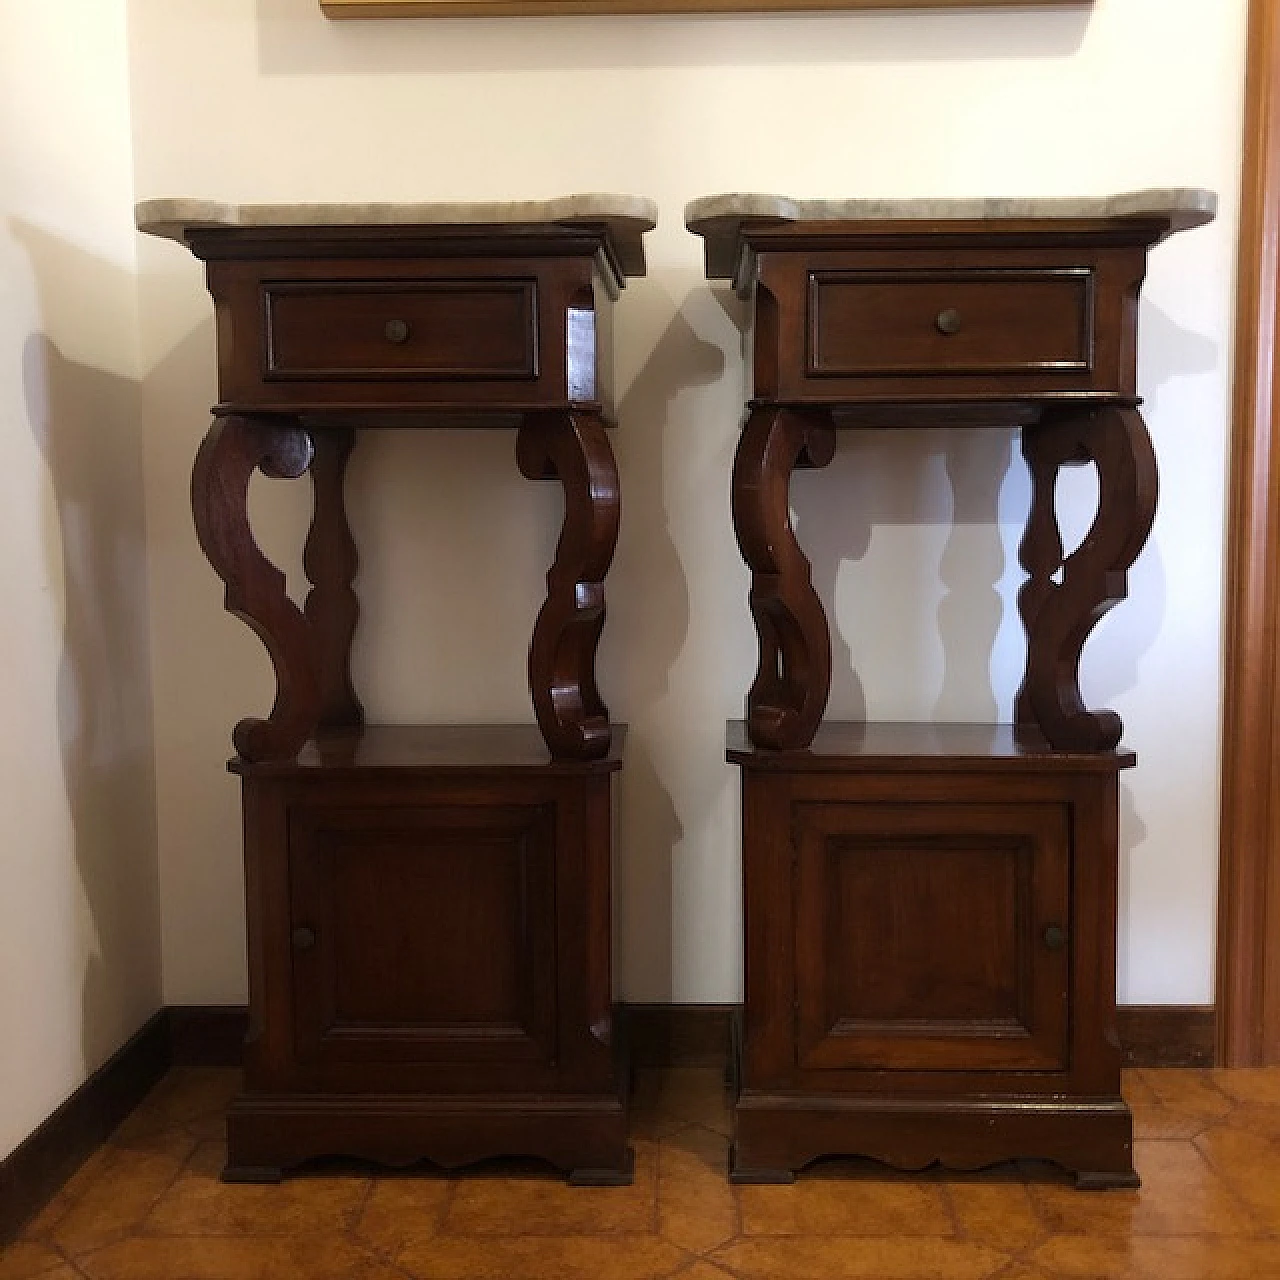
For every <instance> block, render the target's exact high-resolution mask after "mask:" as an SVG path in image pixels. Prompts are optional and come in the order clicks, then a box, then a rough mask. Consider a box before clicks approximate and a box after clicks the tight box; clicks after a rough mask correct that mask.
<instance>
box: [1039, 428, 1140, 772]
mask: <svg viewBox="0 0 1280 1280" xmlns="http://www.w3.org/2000/svg"><path fill="white" fill-rule="evenodd" d="M1022 451H1023V454H1024V455H1025V457H1026V459H1027V463H1028V465H1029V467H1030V469H1031V512H1030V515H1029V517H1028V520H1027V530H1026V534H1025V536H1024V537H1023V539H1022V544H1021V547H1020V548H1019V558H1020V560H1021V562H1022V567H1023V568H1024V569H1026V571H1027V573H1028V575H1029V577H1028V580H1027V582H1026V583H1025V584H1024V586H1023V587H1022V590H1021V591H1020V592H1019V594H1018V608H1019V611H1020V612H1021V614H1022V621H1023V625H1024V627H1025V628H1026V633H1027V669H1026V675H1025V676H1024V678H1023V681H1022V687H1021V688H1020V689H1019V690H1018V696H1017V700H1016V702H1015V705H1014V716H1015V719H1016V720H1017V721H1018V723H1019V724H1034V725H1037V726H1038V727H1039V728H1040V730H1041V732H1042V733H1043V734H1044V736H1045V737H1046V738H1047V739H1048V741H1049V744H1050V745H1051V746H1053V747H1055V748H1057V749H1058V750H1061V751H1109V750H1110V749H1111V748H1113V747H1114V746H1116V744H1117V743H1118V742H1119V741H1120V735H1121V732H1122V731H1123V725H1122V724H1121V721H1120V717H1119V716H1118V715H1117V714H1116V713H1115V712H1114V711H1089V710H1087V709H1086V708H1085V705H1084V700H1083V698H1082V697H1081V694H1080V654H1081V651H1082V650H1083V648H1084V644H1085V641H1086V640H1087V639H1088V638H1089V634H1090V632H1091V631H1092V630H1093V628H1094V626H1095V625H1096V624H1097V622H1098V620H1099V619H1100V618H1101V617H1102V615H1103V614H1104V613H1106V612H1107V610H1109V609H1110V608H1111V607H1112V606H1113V605H1115V604H1117V603H1118V602H1119V601H1121V600H1123V599H1124V598H1125V596H1126V595H1127V594H1128V582H1127V573H1128V570H1129V567H1130V566H1131V565H1132V564H1133V562H1134V561H1135V560H1136V559H1137V558H1138V553H1139V552H1140V551H1141V550H1142V548H1143V545H1144V544H1145V543H1146V540H1147V536H1148V534H1150V532H1151V525H1152V522H1153V521H1154V520H1155V513H1156V494H1157V490H1158V481H1157V475H1156V461H1155V454H1154V452H1153V451H1152V448H1151V438H1150V436H1149V435H1148V434H1147V428H1146V425H1145V424H1144V422H1143V420H1142V415H1141V414H1140V413H1139V412H1138V411H1137V409H1126V408H1116V407H1107V408H1102V409H1097V410H1094V411H1087V410H1085V411H1081V410H1073V411H1063V412H1061V413H1055V414H1053V415H1051V416H1047V417H1046V419H1045V420H1044V421H1043V422H1042V423H1041V424H1040V425H1039V426H1034V427H1026V428H1024V430H1023V434H1022ZM1089 461H1092V462H1094V463H1095V464H1096V465H1097V468H1098V513H1097V515H1096V516H1095V517H1094V521H1093V525H1092V527H1091V528H1090V529H1089V532H1088V534H1087V535H1086V536H1085V539H1084V541H1083V542H1082V543H1081V544H1080V546H1079V547H1078V548H1077V549H1076V550H1075V551H1073V552H1072V553H1071V555H1069V556H1067V557H1066V558H1065V559H1064V557H1063V548H1062V535H1061V533H1060V531H1059V529H1058V520H1057V513H1056V511H1055V507H1054V489H1055V484H1056V481H1057V477H1058V472H1059V470H1060V469H1061V468H1062V467H1064V466H1072V465H1077V464H1081V463H1086V462H1089Z"/></svg>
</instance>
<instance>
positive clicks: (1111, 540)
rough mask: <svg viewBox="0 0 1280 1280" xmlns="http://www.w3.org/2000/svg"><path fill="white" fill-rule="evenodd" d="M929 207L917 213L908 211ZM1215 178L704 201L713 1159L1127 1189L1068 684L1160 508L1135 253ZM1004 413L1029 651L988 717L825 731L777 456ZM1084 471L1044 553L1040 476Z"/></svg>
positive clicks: (1102, 780) (810, 462)
mask: <svg viewBox="0 0 1280 1280" xmlns="http://www.w3.org/2000/svg"><path fill="white" fill-rule="evenodd" d="M925 205H927V206H928V208H927V209H926V208H924V206H925ZM1213 207H1214V200H1213V197H1212V196H1211V195H1209V193H1206V192H1191V191H1175V192H1151V193H1138V194H1137V195H1134V196H1126V197H1118V198H1116V199H1114V200H1108V201H1092V202H1090V201H1079V202H1066V205H1065V206H1064V204H1063V203H1062V202H1054V201H1049V202H1043V203H1037V202H1034V201H1032V202H1018V203H1017V207H1013V206H1011V205H1009V203H1008V202H993V203H992V204H991V205H984V204H983V203H982V202H958V203H953V204H950V205H949V204H947V202H914V203H913V202H903V203H902V204H901V205H893V204H892V203H890V204H888V205H885V204H883V203H876V202H858V201H850V202H823V201H815V202H808V203H806V202H803V201H791V200H785V199H782V198H780V197H767V196H725V197H709V198H707V199H706V200H701V201H695V202H694V204H693V205H691V206H690V207H689V209H688V210H687V211H686V221H687V222H688V225H689V226H690V228H691V229H692V230H694V231H695V232H697V233H698V234H700V235H702V236H704V238H705V240H706V259H707V267H708V273H709V274H710V275H711V276H713V277H726V278H732V280H733V282H734V285H735V288H736V289H737V291H738V293H739V294H740V296H742V297H743V298H744V299H746V300H747V301H748V303H749V305H750V308H751V310H750V318H749V350H750V359H751V376H752V385H751V390H750V398H749V400H748V403H747V413H746V418H745V421H744V424H743V430H742V435H741V439H740V441H739V445H738V451H737V457H736V460H735V464H734V477H733V515H734V527H735V531H736V533H737V537H738V545H739V547H740V549H741V551H742V554H743V557H744V559H745V560H746V562H747V565H748V567H749V568H750V569H751V575H752V576H751V592H750V607H751V613H752V617H753V619H754V621H755V625H756V631H757V634H758V638H759V666H758V669H757V673H756V677H755V680H754V682H753V684H752V686H751V689H750V691H749V692H748V695H747V700H746V702H747V706H746V711H747V718H746V721H745V722H744V723H741V724H733V725H731V726H730V734H729V751H728V755H729V759H730V760H731V761H733V762H734V763H736V764H737V765H738V766H739V767H740V769H741V775H742V803H743V876H744V914H745V971H746V972H745V977H746V981H745V991H746V997H745V1003H744V1006H743V1010H742V1016H741V1022H740V1036H739V1044H738V1047H737V1050H736V1055H735V1057H736V1062H737V1084H738V1089H737V1098H736V1102H735V1105H734V1128H735V1132H734V1151H733V1164H732V1175H733V1176H734V1177H735V1178H736V1179H737V1180H739V1181H787V1180H790V1178H791V1177H792V1176H793V1173H794V1171H795V1170H797V1169H800V1168H802V1167H803V1166H804V1165H806V1164H808V1163H809V1162H811V1161H812V1160H814V1159H817V1158H818V1157H820V1156H824V1155H837V1154H843V1155H860V1156H870V1157H874V1158H876V1159H878V1160H882V1161H885V1162H887V1163H889V1164H892V1165H896V1166H899V1167H902V1168H907V1169H921V1168H924V1167H927V1166H928V1165H930V1164H933V1163H936V1162H941V1163H942V1164H944V1165H948V1166H951V1167H956V1168H964V1169H972V1168H980V1167H982V1166H985V1165H989V1164H993V1163H995V1162H998V1161H1002V1160H1009V1159H1014V1158H1019V1157H1035V1158H1040V1159H1049V1160H1055V1161H1057V1162H1059V1163H1060V1164H1062V1165H1064V1166H1065V1167H1066V1168H1068V1169H1070V1170H1072V1171H1074V1172H1075V1174H1076V1179H1077V1184H1078V1185H1080V1186H1084V1187H1111V1186H1133V1185H1136V1183H1137V1175H1136V1173H1135V1172H1134V1169H1133V1153H1132V1122H1131V1118H1130V1115H1129V1111H1128V1108H1127V1107H1126V1106H1125V1103H1124V1101H1123V1099H1122V1098H1121V1096H1120V1048H1119V1039H1118V1037H1117V1034H1116V1026H1115V985H1116V880H1117V864H1118V857H1119V853H1118V826H1119V817H1118V813H1119V801H1118V795H1119V781H1118V779H1119V773H1120V771H1121V770H1123V769H1125V768H1128V767H1129V766H1131V765H1132V764H1133V763H1134V757H1133V756H1132V754H1131V753H1129V752H1127V751H1125V750H1123V749H1122V748H1120V747H1119V745H1118V744H1119V741H1120V734H1121V724H1120V719H1119V717H1118V716H1117V715H1116V714H1115V713H1114V712H1112V711H1105V710H1104V711H1092V710H1089V709H1088V708H1087V707H1086V706H1085V703H1084V699H1083V697H1082V695H1081V692H1080V685H1079V665H1080V656H1081V652H1082V649H1083V646H1084V644H1085V642H1086V640H1087V639H1088V636H1089V634H1090V632H1091V631H1092V629H1093V627H1094V625H1095V624H1096V623H1097V621H1098V619H1099V618H1101V616H1102V615H1103V614H1104V613H1105V612H1106V611H1107V610H1108V609H1110V608H1111V607H1112V606H1113V605H1114V604H1116V603H1117V602H1118V601H1119V600H1121V599H1123V598H1124V595H1125V591H1126V572H1127V570H1128V568H1129V566H1130V565H1132V563H1133V562H1134V560H1135V559H1136V557H1137V555H1138V553H1139V552H1140V551H1141V549H1142V546H1143V544H1144V542H1145V541H1146V538H1147V535H1148V533H1149V532H1150V529H1151V524H1152V521H1153V519H1154V516H1155V503H1156V490H1157V480H1156V467H1155V456H1154V453H1153V451H1152V448H1151V442H1150V439H1149V438H1148V435H1147V431H1146V427H1145V424H1144V423H1143V420H1142V416H1141V414H1140V412H1139V409H1138V406H1139V400H1138V397H1137V391H1136V373H1135V357H1136V350H1137V320H1138V308H1137V300H1138V292H1139V288H1140V286H1141V283H1142V278H1143V274H1144V272H1145V268H1146V254H1147V251H1148V249H1149V248H1150V247H1151V246H1152V245H1154V244H1156V243H1157V242H1158V241H1159V240H1160V239H1162V238H1163V237H1164V236H1166V235H1168V234H1170V233H1171V232H1173V231H1176V230H1181V229H1184V228H1188V227H1192V226H1195V225H1198V224H1200V223H1202V222H1204V221H1206V220H1207V219H1208V218H1209V217H1211V216H1212V211H1213ZM953 425H961V426H968V427H993V426H1006V427H1009V426H1016V427H1020V428H1021V430H1022V446H1023V453H1024V455H1025V457H1026V459H1027V463H1028V465H1029V468H1030V472H1031V481H1032V504H1031V511H1030V515H1029V519H1028V523H1027V531H1026V536H1025V538H1024V539H1023V542H1022V546H1021V549H1020V558H1021V563H1022V566H1023V568H1024V569H1025V570H1026V571H1027V575H1028V576H1027V581H1026V583H1025V585H1024V586H1023V588H1022V590H1021V592H1020V593H1019V598H1018V603H1019V611H1020V613H1021V616H1022V620H1023V623H1024V626H1025V629H1026V634H1027V665H1026V672H1025V676H1024V679H1023V682H1022V687H1021V688H1020V690H1019V692H1018V695H1017V698H1016V703H1015V707H1014V723H1013V724H1011V725H1004V726H989V727H988V726H977V725H936V726H930V725H889V724H847V723H824V722H823V712H824V710H825V707H826V700H827V693H828V689H829V685H830V678H831V642H830V636H829V634H828V630H827V620H826V616H825V614H824V611H823V607H822V602H821V601H820V600H819V598H818V596H817V594H816V592H815V591H814V589H813V586H812V583H811V581H810V569H809V562H808V560H807V559H806V557H805V555H804V552H803V550H802V548H801V546H800V543H799V541H798V540H797V538H796V535H795V531H794V529H793V527H792V520H791V510H790V493H789V487H790V477H791V473H792V471H793V470H794V469H795V468H796V467H822V466H825V465H826V464H827V463H828V462H830V460H831V458H832V456H833V454H834V451H835V433H836V431H837V430H838V429H842V428H847V427H862V428H872V429H877V430H893V429H895V428H899V427H945V426H953ZM1084 462H1094V463H1096V465H1097V469H1098V477H1099V491H1100V494H1099V504H1098V513H1097V516H1096V518H1095V520H1094V522H1093V525H1092V527H1091V529H1090V530H1089V532H1088V533H1087V534H1086V536H1085V538H1084V539H1083V541H1082V542H1081V543H1080V545H1079V546H1078V547H1077V548H1076V549H1075V550H1074V551H1072V552H1071V553H1070V554H1065V552H1064V548H1063V541H1062V537H1061V534H1060V532H1059V529H1058V525H1057V517H1056V513H1055V510H1054V499H1055V486H1056V482H1057V477H1058V473H1059V471H1060V469H1061V468H1062V467H1064V466H1071V465H1076V464H1079V463H1084Z"/></svg>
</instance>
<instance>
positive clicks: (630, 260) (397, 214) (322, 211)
mask: <svg viewBox="0 0 1280 1280" xmlns="http://www.w3.org/2000/svg"><path fill="white" fill-rule="evenodd" d="M134 218H135V221H136V222H137V226H138V230H139V231H143V232H146V233H147V234H148V235H153V236H164V237H166V238H167V239H169V240H177V241H178V242H179V243H181V244H185V243H186V241H187V236H188V233H189V232H191V231H196V230H205V229H208V228H212V227H386V226H492V225H498V226H517V225H519V226H547V225H552V226H564V225H570V226H572V225H574V224H577V223H586V224H590V225H600V224H604V225H605V226H607V227H608V229H609V238H610V240H611V241H612V243H613V246H614V249H615V250H616V252H617V255H618V261H619V264H620V266H621V267H622V270H623V274H625V275H628V276H642V275H644V272H645V263H644V242H643V241H644V233H645V232H646V231H651V230H652V229H653V227H654V224H655V223H656V222H657V218H658V206H657V205H656V204H655V203H654V202H653V201H652V200H647V199H645V198H644V197H643V196H627V195H613V194H609V193H601V192H590V193H585V194H581V195H571V196H562V197H560V198H558V199H555V200H514V201H488V202H481V203H471V204H459V203H445V202H441V203H431V204H385V203H380V204H223V203H220V202H219V201H216V200H194V199H187V198H182V197H179V198H164V199H157V200H143V201H141V202H140V203H139V204H138V205H137V206H136V207H135V209H134Z"/></svg>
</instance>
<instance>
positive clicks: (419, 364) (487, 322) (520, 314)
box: [262, 279, 538, 382]
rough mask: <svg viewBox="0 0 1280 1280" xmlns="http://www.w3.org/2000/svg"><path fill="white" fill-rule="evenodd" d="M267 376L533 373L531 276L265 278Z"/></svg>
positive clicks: (532, 376) (513, 376) (529, 377)
mask: <svg viewBox="0 0 1280 1280" xmlns="http://www.w3.org/2000/svg"><path fill="white" fill-rule="evenodd" d="M262 292H263V315H264V321H265V326H266V329H265V350H264V377H265V379H266V380H267V381H287V380H305V381H308V382H315V381H325V380H352V379H354V380H361V379H378V380H384V379H483V380H490V379H510V380H518V381H534V380H536V378H537V376H538V341H537V332H538V325H537V321H538V308H537V289H536V282H535V281H534V280H532V279H504V280H457V279H451V280H438V281H433V280H427V281H412V282H399V281H394V282H392V281H385V282H384V281H334V282H322V283H317V282H310V281H279V280H278V281H264V282H263V284H262Z"/></svg>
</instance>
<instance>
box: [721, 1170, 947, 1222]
mask: <svg viewBox="0 0 1280 1280" xmlns="http://www.w3.org/2000/svg"><path fill="white" fill-rule="evenodd" d="M737 1190H738V1205H739V1209H740V1211H741V1213H742V1230H743V1233H744V1234H746V1235H842V1236H890V1235H899V1234H901V1235H908V1236H926V1235H938V1236H948V1235H954V1234H955V1224H954V1221H953V1220H952V1217H951V1214H950V1212H949V1211H948V1209H947V1200H946V1195H945V1192H944V1191H943V1188H942V1186H941V1185H940V1184H939V1183H938V1182H936V1181H933V1180H926V1179H920V1178H911V1177H906V1176H901V1175H895V1174H891V1173H889V1172H888V1171H886V1170H884V1169H882V1168H880V1167H879V1166H871V1165H869V1164H863V1163H861V1162H857V1163H855V1162H853V1161H843V1160H841V1161H828V1162H825V1163H823V1164H821V1165H818V1166H817V1167H816V1168H813V1169H810V1170H807V1171H806V1172H804V1173H802V1174H800V1175H799V1177H797V1179H796V1181H795V1185H794V1186H790V1187H771V1186H759V1187H756V1186H743V1187H739V1188H738V1189H737Z"/></svg>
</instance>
